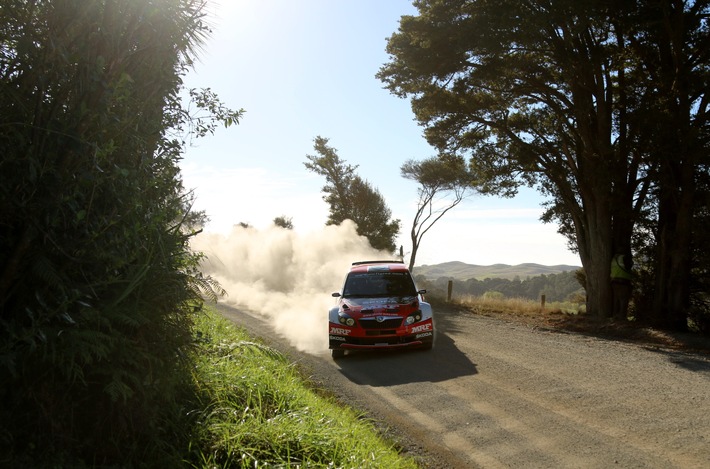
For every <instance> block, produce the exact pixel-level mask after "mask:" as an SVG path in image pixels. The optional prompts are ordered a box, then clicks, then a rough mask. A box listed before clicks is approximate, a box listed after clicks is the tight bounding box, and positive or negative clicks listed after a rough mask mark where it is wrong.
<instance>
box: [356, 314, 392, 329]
mask: <svg viewBox="0 0 710 469" xmlns="http://www.w3.org/2000/svg"><path fill="white" fill-rule="evenodd" d="M401 325H402V318H401V317H399V316H393V317H385V318H384V321H382V322H378V321H377V319H376V318H360V327H362V328H363V329H392V328H395V329H396V328H398V327H400V326H401Z"/></svg>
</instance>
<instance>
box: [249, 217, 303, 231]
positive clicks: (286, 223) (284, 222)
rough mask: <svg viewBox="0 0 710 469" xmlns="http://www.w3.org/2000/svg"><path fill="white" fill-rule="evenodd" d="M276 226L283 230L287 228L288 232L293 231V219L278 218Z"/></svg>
mask: <svg viewBox="0 0 710 469" xmlns="http://www.w3.org/2000/svg"><path fill="white" fill-rule="evenodd" d="M274 225H275V226H280V227H281V228H286V229H287V230H292V229H293V218H291V217H286V216H285V215H284V216H279V217H276V218H274ZM245 228H246V227H245Z"/></svg>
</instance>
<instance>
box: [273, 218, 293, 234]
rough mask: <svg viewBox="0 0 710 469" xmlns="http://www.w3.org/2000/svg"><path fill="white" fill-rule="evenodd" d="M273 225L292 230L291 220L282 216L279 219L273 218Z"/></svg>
mask: <svg viewBox="0 0 710 469" xmlns="http://www.w3.org/2000/svg"><path fill="white" fill-rule="evenodd" d="M274 225H276V226H279V227H281V228H285V229H287V230H292V229H293V218H291V217H287V216H285V215H282V216H280V217H276V218H274Z"/></svg>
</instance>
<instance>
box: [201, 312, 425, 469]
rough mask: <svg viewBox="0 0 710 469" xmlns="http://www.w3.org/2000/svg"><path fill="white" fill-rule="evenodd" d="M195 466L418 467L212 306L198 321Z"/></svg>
mask: <svg viewBox="0 0 710 469" xmlns="http://www.w3.org/2000/svg"><path fill="white" fill-rule="evenodd" d="M197 331H198V337H199V340H200V342H201V344H200V347H199V349H198V351H197V353H196V355H195V372H194V373H195V375H194V378H195V383H196V384H197V386H198V395H199V396H200V402H199V406H198V410H195V411H194V412H193V413H194V415H193V417H195V418H196V419H197V425H195V427H194V428H195V433H194V434H193V438H192V447H191V456H190V460H191V461H190V464H191V466H192V467H200V468H214V467H230V468H231V467H234V468H262V467H269V468H271V467H282V468H286V467H288V468H296V467H319V468H320V467H327V468H416V467H418V466H417V464H416V463H415V461H414V460H413V459H411V458H405V457H403V456H401V455H400V454H399V452H398V451H397V449H396V448H395V447H394V445H393V444H392V443H390V442H388V441H385V440H384V439H383V437H382V436H381V435H380V434H378V432H377V430H376V429H375V427H374V425H373V424H372V423H371V422H369V421H368V420H367V419H364V418H363V417H362V415H359V414H358V413H357V412H356V411H354V410H353V409H350V408H348V407H346V406H344V405H343V404H342V403H339V402H337V401H335V400H334V399H333V398H329V397H324V396H323V393H322V392H321V393H319V392H317V391H316V390H315V389H313V387H312V386H311V385H310V384H309V383H308V382H307V381H306V380H304V379H303V377H301V376H300V375H299V373H298V372H297V370H296V369H295V368H294V367H293V366H292V365H291V364H289V363H288V362H287V361H286V360H285V359H284V358H283V357H282V356H281V355H279V354H278V353H277V352H275V351H274V350H272V349H270V348H268V347H266V346H264V345H262V344H259V343H257V342H254V341H253V340H252V339H251V338H249V337H248V336H247V335H246V334H245V333H244V332H243V331H241V330H240V329H238V328H236V327H235V326H233V325H232V323H230V322H229V321H227V320H225V319H223V318H222V317H221V316H219V315H218V314H217V313H214V312H211V311H208V313H207V314H206V315H204V316H203V317H202V318H201V319H200V323H199V324H198V329H197Z"/></svg>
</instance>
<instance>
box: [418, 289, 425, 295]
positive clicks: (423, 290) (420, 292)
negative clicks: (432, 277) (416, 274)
mask: <svg viewBox="0 0 710 469" xmlns="http://www.w3.org/2000/svg"><path fill="white" fill-rule="evenodd" d="M417 293H419V294H420V295H423V294H425V293H426V289H422V290H419V291H418V292H417Z"/></svg>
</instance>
